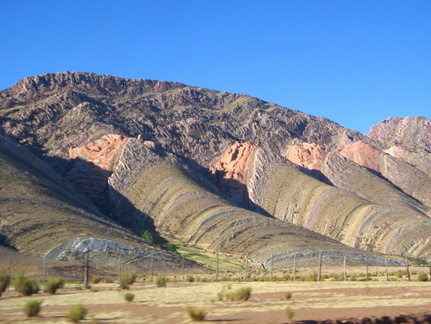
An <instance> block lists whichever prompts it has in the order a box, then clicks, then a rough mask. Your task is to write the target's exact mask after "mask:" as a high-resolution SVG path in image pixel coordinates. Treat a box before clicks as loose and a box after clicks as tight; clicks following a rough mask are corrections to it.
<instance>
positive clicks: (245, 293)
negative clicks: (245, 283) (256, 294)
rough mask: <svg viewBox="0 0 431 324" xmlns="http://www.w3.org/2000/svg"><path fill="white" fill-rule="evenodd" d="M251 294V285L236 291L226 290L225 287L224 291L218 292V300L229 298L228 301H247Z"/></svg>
mask: <svg viewBox="0 0 431 324" xmlns="http://www.w3.org/2000/svg"><path fill="white" fill-rule="evenodd" d="M250 296H251V287H242V288H239V289H237V290H234V291H226V289H225V287H223V289H222V291H221V292H219V293H217V300H219V301H222V300H228V301H241V300H243V301H247V300H249V299H250Z"/></svg>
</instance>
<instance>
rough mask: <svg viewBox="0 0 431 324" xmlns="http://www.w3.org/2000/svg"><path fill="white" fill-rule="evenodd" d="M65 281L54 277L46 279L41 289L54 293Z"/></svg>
mask: <svg viewBox="0 0 431 324" xmlns="http://www.w3.org/2000/svg"><path fill="white" fill-rule="evenodd" d="M65 283H66V282H65V281H64V280H63V279H61V278H55V279H51V280H48V281H47V282H46V283H45V286H44V289H43V291H44V292H46V293H48V294H51V295H54V294H55V293H56V291H57V289H59V288H63V287H64V285H65Z"/></svg>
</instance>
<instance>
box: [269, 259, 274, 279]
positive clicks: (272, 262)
mask: <svg viewBox="0 0 431 324" xmlns="http://www.w3.org/2000/svg"><path fill="white" fill-rule="evenodd" d="M273 268H274V254H271V272H270V273H269V280H271V281H272V269H273Z"/></svg>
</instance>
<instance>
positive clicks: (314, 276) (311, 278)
mask: <svg viewBox="0 0 431 324" xmlns="http://www.w3.org/2000/svg"><path fill="white" fill-rule="evenodd" d="M317 279H318V275H317V272H316V270H313V272H312V273H310V274H309V275H308V276H307V281H317Z"/></svg>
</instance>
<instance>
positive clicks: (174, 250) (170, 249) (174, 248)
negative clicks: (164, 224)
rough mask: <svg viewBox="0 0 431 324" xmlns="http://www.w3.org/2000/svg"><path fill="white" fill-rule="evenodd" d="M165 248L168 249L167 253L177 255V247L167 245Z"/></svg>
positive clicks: (170, 244)
mask: <svg viewBox="0 0 431 324" xmlns="http://www.w3.org/2000/svg"><path fill="white" fill-rule="evenodd" d="M167 248H168V251H169V252H171V253H177V252H178V251H177V247H176V246H175V244H173V243H168V244H167Z"/></svg>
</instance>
